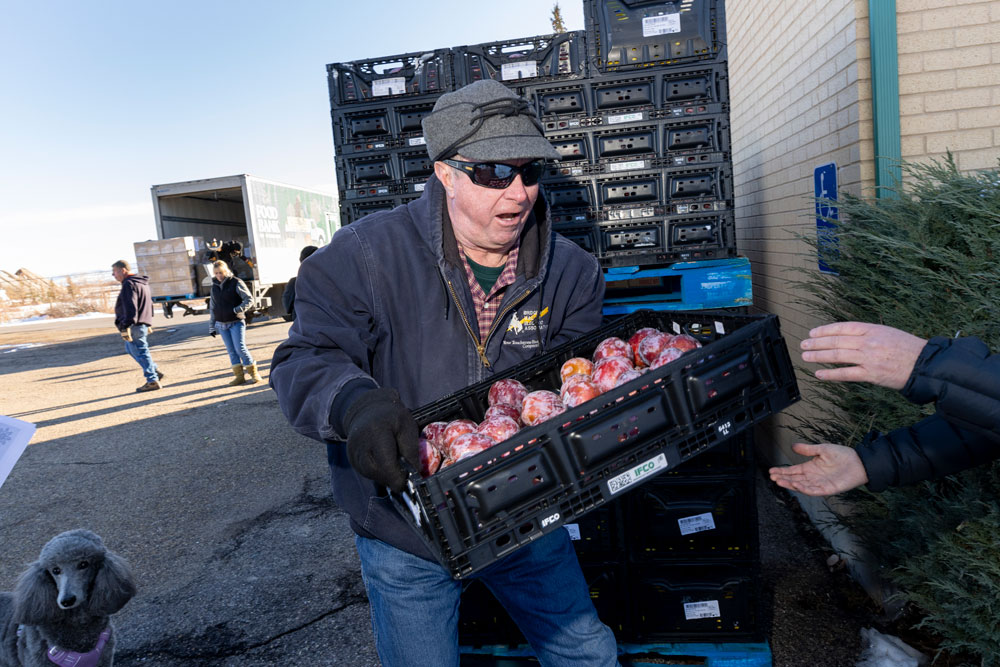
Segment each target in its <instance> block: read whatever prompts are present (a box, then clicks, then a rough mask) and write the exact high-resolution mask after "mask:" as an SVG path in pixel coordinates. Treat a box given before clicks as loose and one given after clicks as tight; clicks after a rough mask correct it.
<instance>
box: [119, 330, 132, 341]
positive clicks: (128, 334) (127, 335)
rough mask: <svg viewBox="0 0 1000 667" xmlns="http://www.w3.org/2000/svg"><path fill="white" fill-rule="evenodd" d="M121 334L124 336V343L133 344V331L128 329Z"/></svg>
mask: <svg viewBox="0 0 1000 667" xmlns="http://www.w3.org/2000/svg"><path fill="white" fill-rule="evenodd" d="M120 333H121V335H122V340H123V341H125V342H126V343H131V342H132V332H131V331H129V330H128V329H126V330H125V331H122V332H120Z"/></svg>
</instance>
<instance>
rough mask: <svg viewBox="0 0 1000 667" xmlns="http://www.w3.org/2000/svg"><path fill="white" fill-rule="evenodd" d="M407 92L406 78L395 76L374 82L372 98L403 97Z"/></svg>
mask: <svg viewBox="0 0 1000 667" xmlns="http://www.w3.org/2000/svg"><path fill="white" fill-rule="evenodd" d="M405 92H406V77H402V76H394V77H392V78H390V79H376V80H375V81H372V97H382V96H384V95H402V94H403V93H405Z"/></svg>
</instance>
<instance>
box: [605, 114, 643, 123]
mask: <svg viewBox="0 0 1000 667" xmlns="http://www.w3.org/2000/svg"><path fill="white" fill-rule="evenodd" d="M637 120H642V112H641V111H639V112H636V113H621V114H617V115H614V116H608V125H614V124H616V123H634V122H635V121H637Z"/></svg>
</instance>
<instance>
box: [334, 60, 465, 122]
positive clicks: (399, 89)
mask: <svg viewBox="0 0 1000 667" xmlns="http://www.w3.org/2000/svg"><path fill="white" fill-rule="evenodd" d="M326 72H327V82H328V84H329V87H330V104H331V106H332V107H333V108H334V109H336V108H339V107H343V106H345V105H351V104H360V103H364V102H373V101H391V100H394V99H397V98H402V97H407V96H416V95H428V94H431V93H444V92H447V91H449V90H454V89H455V76H454V73H453V70H452V52H451V50H450V49H437V50H435V51H429V52H428V51H421V52H417V53H403V54H399V55H394V56H385V57H382V58H372V59H367V60H353V61H350V62H344V63H331V64H329V65H327V66H326Z"/></svg>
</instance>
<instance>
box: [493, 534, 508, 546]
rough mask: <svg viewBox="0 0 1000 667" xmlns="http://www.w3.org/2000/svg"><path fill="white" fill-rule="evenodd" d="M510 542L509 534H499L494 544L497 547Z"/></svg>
mask: <svg viewBox="0 0 1000 667" xmlns="http://www.w3.org/2000/svg"><path fill="white" fill-rule="evenodd" d="M508 544H510V535H501V536H500V537H498V538H497V541H496V545H497V546H498V547H505V546H507V545H508Z"/></svg>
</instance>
